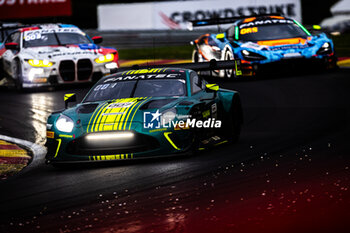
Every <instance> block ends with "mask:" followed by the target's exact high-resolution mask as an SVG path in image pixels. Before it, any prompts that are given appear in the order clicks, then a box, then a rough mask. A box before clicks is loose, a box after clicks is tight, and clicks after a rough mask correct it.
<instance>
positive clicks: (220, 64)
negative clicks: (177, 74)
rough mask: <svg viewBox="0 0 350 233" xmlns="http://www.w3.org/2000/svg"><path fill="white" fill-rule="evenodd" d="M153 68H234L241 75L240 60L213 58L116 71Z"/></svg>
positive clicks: (205, 69)
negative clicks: (203, 60) (205, 60)
mask: <svg viewBox="0 0 350 233" xmlns="http://www.w3.org/2000/svg"><path fill="white" fill-rule="evenodd" d="M153 68H182V69H189V70H194V71H215V70H227V69H235V70H236V75H237V76H240V75H242V71H241V60H231V61H216V60H214V59H213V60H211V61H210V62H197V63H179V64H162V65H150V66H139V65H134V66H132V67H122V68H119V69H118V71H117V72H123V71H128V70H141V69H153Z"/></svg>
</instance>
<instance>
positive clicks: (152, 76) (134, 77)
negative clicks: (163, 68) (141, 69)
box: [103, 73, 182, 83]
mask: <svg viewBox="0 0 350 233" xmlns="http://www.w3.org/2000/svg"><path fill="white" fill-rule="evenodd" d="M181 76H182V74H181V73H173V74H145V75H128V76H120V77H113V78H108V79H106V80H105V81H104V82H103V83H113V82H118V81H131V80H140V79H162V78H164V79H166V78H170V79H172V78H174V79H175V78H181Z"/></svg>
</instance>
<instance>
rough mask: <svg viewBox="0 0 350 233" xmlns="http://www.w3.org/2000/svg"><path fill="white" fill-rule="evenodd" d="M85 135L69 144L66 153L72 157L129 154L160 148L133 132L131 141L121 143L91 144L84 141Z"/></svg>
mask: <svg viewBox="0 0 350 233" xmlns="http://www.w3.org/2000/svg"><path fill="white" fill-rule="evenodd" d="M105 133H109V132H105ZM87 135H88V134H85V135H83V136H81V137H79V138H77V139H74V140H73V141H71V142H69V143H68V146H67V149H66V151H67V153H69V154H73V155H113V154H130V153H137V152H142V151H149V150H154V149H157V148H159V146H160V145H159V142H158V140H157V139H156V138H154V137H152V136H149V135H145V134H141V133H136V132H134V137H133V138H132V139H130V140H124V141H123V142H119V141H113V140H112V139H105V140H104V141H96V142H91V141H87V140H86V136H87Z"/></svg>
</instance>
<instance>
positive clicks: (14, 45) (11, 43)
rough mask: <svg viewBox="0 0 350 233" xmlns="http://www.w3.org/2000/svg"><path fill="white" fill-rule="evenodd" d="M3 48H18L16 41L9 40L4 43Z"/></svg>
mask: <svg viewBox="0 0 350 233" xmlns="http://www.w3.org/2000/svg"><path fill="white" fill-rule="evenodd" d="M5 48H6V49H8V50H19V45H18V43H14V42H10V43H6V44H5Z"/></svg>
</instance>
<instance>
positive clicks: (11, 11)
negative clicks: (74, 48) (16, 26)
mask: <svg viewBox="0 0 350 233" xmlns="http://www.w3.org/2000/svg"><path fill="white" fill-rule="evenodd" d="M70 15H72V7H71V0H0V19H1V20H4V19H24V18H40V17H51V16H52V17H54V16H70Z"/></svg>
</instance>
